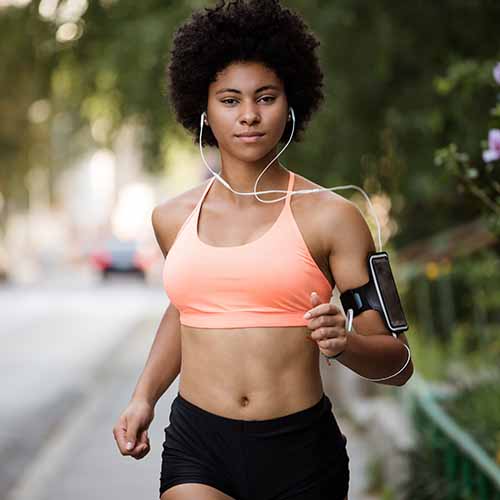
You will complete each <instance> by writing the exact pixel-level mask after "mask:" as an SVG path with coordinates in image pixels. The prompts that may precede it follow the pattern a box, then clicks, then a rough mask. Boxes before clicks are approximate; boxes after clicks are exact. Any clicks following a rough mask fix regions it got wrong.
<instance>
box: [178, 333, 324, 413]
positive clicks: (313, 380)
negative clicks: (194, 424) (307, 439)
mask: <svg viewBox="0 0 500 500" xmlns="http://www.w3.org/2000/svg"><path fill="white" fill-rule="evenodd" d="M308 331H309V330H308V329H307V328H305V327H287V328H252V329H228V330H217V329H213V330H212V329H207V330H197V329H191V328H186V327H185V326H183V327H182V337H181V338H182V365H181V373H180V388H181V393H183V394H185V395H186V396H189V398H190V399H191V400H192V401H194V402H197V404H199V405H200V406H203V407H206V408H209V409H210V411H213V412H214V413H218V414H221V415H232V416H233V417H234V418H247V417H248V418H250V417H251V418H256V419H259V418H271V417H272V416H275V415H279V414H281V413H283V412H292V411H294V410H296V409H297V408H304V407H305V406H307V405H308V404H312V403H313V402H314V400H316V401H317V399H319V396H320V395H321V393H322V381H321V374H320V370H319V350H318V347H317V345H316V344H315V343H313V342H311V341H310V340H307V339H306V333H307V332H308Z"/></svg>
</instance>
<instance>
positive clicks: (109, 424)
mask: <svg viewBox="0 0 500 500" xmlns="http://www.w3.org/2000/svg"><path fill="white" fill-rule="evenodd" d="M158 321H159V318H156V317H155V318H151V319H148V320H147V321H146V322H145V323H144V324H143V327H142V328H141V329H140V330H138V331H136V332H135V333H133V334H131V335H130V336H129V337H128V338H127V339H126V341H125V342H124V345H123V348H122V349H120V351H119V352H118V354H117V355H116V356H115V357H114V359H112V360H110V362H109V364H108V365H107V367H106V369H105V370H103V372H102V376H101V377H100V379H99V380H97V381H95V384H94V386H93V387H92V388H91V390H90V391H89V392H88V393H87V394H88V397H87V398H85V399H84V400H83V401H82V402H81V404H80V405H79V406H78V407H77V408H76V409H75V410H74V412H72V414H71V415H69V416H68V418H67V419H66V420H65V421H64V423H63V424H62V425H61V427H60V428H59V429H58V432H57V433H56V434H55V435H54V436H53V438H52V439H51V440H50V442H48V443H47V445H46V446H45V447H44V448H43V449H42V450H40V453H39V454H38V456H37V457H35V459H34V462H33V464H32V465H31V467H29V468H28V469H26V470H25V474H24V480H22V481H21V482H20V483H19V484H18V486H17V488H15V490H14V491H13V492H12V493H11V495H10V497H9V498H8V500H59V499H61V500H62V499H66V498H71V500H88V499H89V498H92V499H101V498H103V499H104V498H106V499H108V498H120V499H122V500H127V499H130V500H132V499H133V500H137V499H141V500H146V499H157V498H158V488H159V476H160V464H161V452H162V443H163V439H164V432H163V431H164V428H165V427H166V426H167V425H168V416H169V413H170V405H171V403H172V400H173V399H174V398H175V396H176V394H177V389H178V379H176V381H174V383H173V384H172V385H171V387H170V388H169V390H168V391H167V392H166V393H165V394H164V395H163V397H162V398H161V399H160V401H159V402H158V404H157V405H156V408H155V418H154V420H153V422H152V424H151V427H150V430H149V437H150V442H151V451H150V452H149V454H148V455H146V457H144V458H143V459H142V460H135V459H133V458H131V457H124V456H122V455H121V454H120V452H119V450H118V448H117V446H116V443H115V440H114V437H113V435H112V429H113V426H114V424H115V422H116V420H117V419H118V417H119V415H120V413H121V411H123V409H124V408H125V407H126V405H127V404H128V402H129V400H130V396H131V394H132V391H133V389H134V387H135V384H136V382H137V379H138V377H139V375H140V373H141V371H142V368H143V366H144V363H145V361H146V358H147V354H148V352H149V348H150V346H151V343H152V341H153V338H154V335H155V332H156V327H157V325H158ZM338 421H339V425H340V427H341V429H342V431H343V432H344V434H346V436H347V438H348V444H347V447H348V453H349V456H350V472H351V482H350V490H349V500H376V499H375V498H374V497H368V496H365V495H364V494H363V493H362V490H363V487H364V480H365V478H366V473H365V466H366V464H365V462H364V460H365V459H366V458H365V457H366V451H367V450H366V446H365V445H364V442H363V438H362V436H360V435H359V434H358V433H357V431H356V430H355V428H354V427H353V426H352V425H350V423H349V422H348V421H345V420H344V419H342V418H341V417H339V418H338Z"/></svg>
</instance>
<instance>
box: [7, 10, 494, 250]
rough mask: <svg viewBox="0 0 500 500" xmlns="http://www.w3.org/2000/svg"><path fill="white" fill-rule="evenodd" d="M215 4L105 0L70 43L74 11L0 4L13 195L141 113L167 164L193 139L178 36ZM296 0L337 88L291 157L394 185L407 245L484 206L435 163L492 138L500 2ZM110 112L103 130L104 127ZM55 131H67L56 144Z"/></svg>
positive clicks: (152, 156)
mask: <svg viewBox="0 0 500 500" xmlns="http://www.w3.org/2000/svg"><path fill="white" fill-rule="evenodd" d="M215 3H216V2H215V0H206V1H204V0H190V1H182V2H181V1H179V0H164V1H159V0H144V1H142V2H133V1H131V0H120V1H119V2H110V1H104V0H96V1H94V2H89V5H88V8H87V10H86V11H85V12H84V13H83V14H82V16H81V18H80V19H78V20H76V21H75V22H76V24H77V25H78V29H79V30H80V31H81V36H79V37H77V38H76V39H75V40H72V41H67V42H61V41H58V40H57V39H56V33H57V30H58V27H59V25H60V21H58V20H55V21H54V20H47V19H42V18H41V17H40V15H39V6H40V0H34V1H33V2H31V4H30V6H29V7H26V8H7V9H0V47H1V48H0V56H1V57H0V66H1V71H0V75H1V76H0V85H1V88H2V93H1V94H0V95H2V96H3V99H0V112H1V113H2V117H3V120H2V126H1V127H0V148H1V150H0V152H1V154H2V158H3V160H4V161H3V162H2V164H1V165H2V166H1V167H0V169H2V168H3V169H4V171H2V170H0V175H2V177H1V178H0V189H2V192H3V193H4V194H5V193H6V186H7V184H9V185H10V186H11V188H12V189H10V190H9V191H12V192H14V191H15V190H16V189H17V190H18V191H19V192H18V193H17V194H16V196H22V192H23V177H24V174H25V173H26V171H27V170H29V168H30V167H31V166H32V162H33V158H36V160H37V163H38V164H42V165H44V166H45V167H46V168H50V169H54V170H55V171H57V169H59V168H64V167H65V166H66V165H67V164H69V163H70V162H71V159H72V158H74V157H75V156H77V155H79V154H81V151H82V150H83V149H84V148H85V147H86V146H87V147H88V144H89V143H90V141H92V140H93V141H97V142H100V143H102V144H103V145H109V144H111V142H112V140H113V137H114V135H115V133H116V130H117V129H118V128H119V127H120V126H121V125H122V124H123V122H124V121H126V120H129V119H133V120H137V121H138V122H139V123H141V124H143V125H144V132H145V133H144V144H143V146H144V151H145V153H146V154H145V162H144V166H145V168H146V169H147V170H150V171H153V172H159V171H161V169H162V168H163V167H164V163H165V157H166V156H167V154H168V153H167V151H166V149H168V147H169V144H171V143H174V142H175V143H179V140H180V141H183V140H184V141H185V144H186V145H188V146H189V145H190V139H189V138H188V136H187V134H185V133H184V131H183V130H181V129H180V127H179V126H178V125H177V124H176V122H175V119H174V116H173V113H172V110H171V109H170V107H169V103H168V101H167V99H166V95H165V66H166V64H167V62H168V55H169V48H170V42H171V38H172V34H173V32H174V30H175V29H176V28H177V26H178V25H179V24H180V23H181V22H182V21H183V20H185V19H187V17H189V15H190V14H191V12H192V10H193V8H202V7H203V6H208V5H213V4H215ZM282 3H283V4H284V5H285V6H287V7H290V8H292V9H295V10H297V11H299V12H300V13H301V14H302V15H303V17H304V18H305V20H306V22H307V23H308V24H309V26H310V27H311V29H312V30H313V31H314V32H315V33H316V34H317V35H318V37H319V38H320V40H321V47H320V58H321V61H322V66H323V69H324V73H325V94H326V102H325V106H324V107H323V109H322V110H321V111H320V112H319V113H318V115H317V116H316V117H315V119H314V120H313V122H312V123H311V127H310V128H309V130H308V133H307V134H306V136H305V141H304V142H303V143H302V144H294V145H290V146H289V148H288V149H287V151H286V152H285V153H284V156H283V161H284V164H285V165H287V166H289V167H290V168H291V169H292V170H294V171H297V172H299V173H301V172H302V173H304V174H306V175H307V176H308V177H311V178H313V179H314V180H317V181H318V182H320V183H322V184H323V185H325V186H335V185H339V184H347V183H348V184H357V185H360V186H362V187H364V188H365V189H366V190H367V191H368V192H369V194H376V193H377V192H379V191H383V192H385V193H386V194H387V195H388V196H389V197H390V198H391V200H392V201H393V204H392V206H391V213H390V216H391V217H392V218H393V219H394V220H397V232H396V234H395V236H394V239H393V244H394V246H395V247H399V246H401V245H404V244H406V243H408V242H411V241H413V240H415V239H417V238H420V237H425V236H427V235H429V234H431V233H434V232H436V231H439V230H441V229H443V228H445V227H448V226H450V225H453V224H455V223H457V222H461V221H463V220H468V219H471V218H473V217H475V216H476V215H477V214H479V213H480V212H481V210H482V201H481V200H479V199H476V198H475V197H472V196H468V195H467V193H466V192H465V191H460V190H459V189H458V187H457V183H456V180H455V178H454V176H453V175H452V173H451V172H450V171H449V170H446V169H443V168H439V167H438V166H437V165H435V164H434V162H433V151H434V150H435V149H437V148H440V147H443V145H445V144H449V143H455V144H457V148H458V151H467V152H471V151H475V150H476V149H477V147H478V144H479V143H480V141H481V140H484V138H485V137H486V133H487V123H486V122H485V116H487V115H488V113H489V110H490V109H491V106H492V103H493V102H494V92H495V90H494V87H493V85H491V83H487V79H486V77H485V76H484V75H485V73H484V72H485V71H486V69H485V68H486V67H487V65H488V64H489V63H490V62H491V61H493V60H495V59H496V58H498V55H499V54H498V47H497V45H496V44H493V43H491V37H490V36H489V34H490V33H494V32H496V30H497V28H498V21H497V20H498V18H499V17H500V4H498V2H490V1H486V0H475V1H472V2H456V1H454V0H446V1H442V2H426V3H424V4H421V3H408V2H392V1H390V0H374V1H373V2H361V1H359V0H358V1H352V0H338V1H335V2H328V1H325V0H321V1H318V2H306V1H304V0H282ZM443 19H446V23H443V22H442V20H443ZM483 76H484V79H483ZM37 99H47V100H48V101H49V102H50V105H51V113H50V116H49V119H48V120H47V121H46V122H44V123H39V124H33V123H30V121H29V120H27V119H26V116H27V114H28V110H29V107H30V106H31V104H32V103H33V102H34V101H35V100H37ZM96 121H99V123H100V127H99V130H100V133H99V134H98V135H95V134H94V137H91V135H90V134H89V128H90V127H91V126H92V124H93V123H95V122H96ZM61 122H64V127H61V125H60V124H61ZM54 129H56V130H60V129H62V132H61V136H60V137H59V138H58V140H57V144H56V146H57V148H58V149H57V148H56V151H54V150H51V142H50V140H49V137H50V133H51V132H50V131H51V130H54ZM170 138H175V139H176V140H175V141H170ZM85 141H87V142H85ZM26 152H28V153H26ZM470 157H471V159H472V160H474V159H475V157H474V155H471V156H470ZM287 158H289V159H290V158H291V159H292V160H291V163H290V162H288V161H287ZM13 171H14V172H15V174H14V175H13V174H12V172H13ZM2 172H3V173H2ZM7 172H10V175H9V176H8V175H7ZM14 188H15V189H14ZM340 194H342V195H345V196H347V197H350V196H351V195H352V194H354V193H352V192H349V191H342V192H340Z"/></svg>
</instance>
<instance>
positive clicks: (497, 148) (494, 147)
mask: <svg viewBox="0 0 500 500" xmlns="http://www.w3.org/2000/svg"><path fill="white" fill-rule="evenodd" d="M483 160H484V161H485V162H486V163H488V162H490V161H495V160H500V129H498V128H492V129H491V130H490V131H489V133H488V149H487V150H486V151H483Z"/></svg>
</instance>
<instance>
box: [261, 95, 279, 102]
mask: <svg viewBox="0 0 500 500" xmlns="http://www.w3.org/2000/svg"><path fill="white" fill-rule="evenodd" d="M264 99H271V101H266V102H273V101H275V100H276V97H274V96H272V95H266V96H264V97H263V98H262V100H264Z"/></svg>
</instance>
